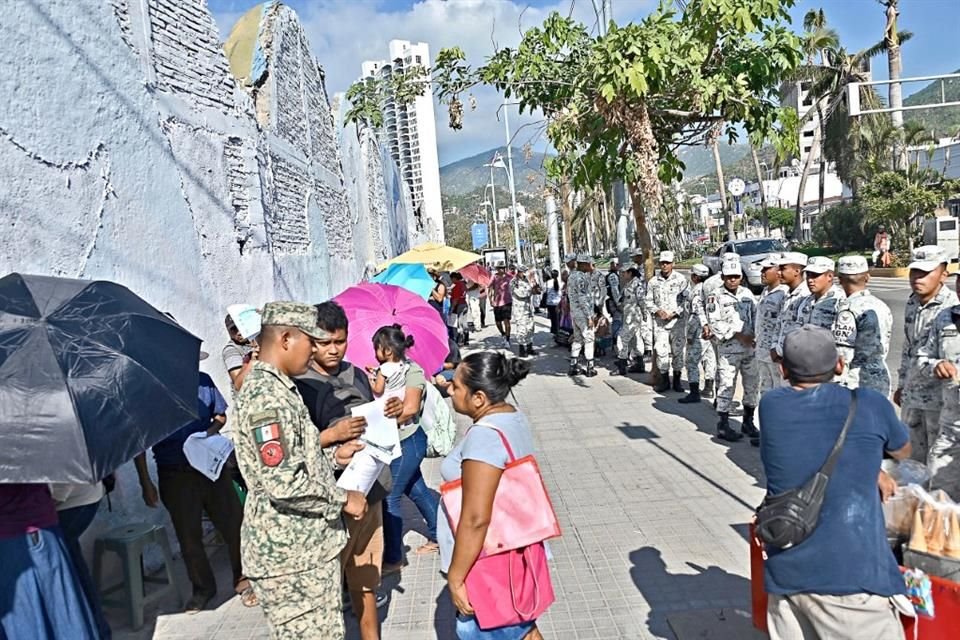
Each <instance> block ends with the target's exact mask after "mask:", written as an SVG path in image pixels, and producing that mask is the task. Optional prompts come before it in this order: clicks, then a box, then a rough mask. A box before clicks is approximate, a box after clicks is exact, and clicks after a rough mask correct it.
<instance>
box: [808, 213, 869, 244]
mask: <svg viewBox="0 0 960 640" xmlns="http://www.w3.org/2000/svg"><path fill="white" fill-rule="evenodd" d="M864 220H865V219H864V215H863V211H862V210H861V209H860V207H859V206H857V205H856V204H854V203H843V204H838V205H836V206H835V207H831V208H829V209H827V210H826V211H824V212H823V213H821V214H820V215H819V216H818V217H817V221H816V223H814V225H813V242H814V244H815V245H818V246H820V247H825V248H829V249H830V251H826V252H825V253H834V252H845V251H862V250H863V249H871V248H873V236H874V234H875V233H876V226H875V225H869V226H868V227H867V228H864V226H863V225H864ZM811 255H812V254H811Z"/></svg>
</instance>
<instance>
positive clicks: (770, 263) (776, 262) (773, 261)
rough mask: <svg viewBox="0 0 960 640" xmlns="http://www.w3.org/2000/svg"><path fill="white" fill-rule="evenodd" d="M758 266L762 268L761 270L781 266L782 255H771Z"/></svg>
mask: <svg viewBox="0 0 960 640" xmlns="http://www.w3.org/2000/svg"><path fill="white" fill-rule="evenodd" d="M757 266H759V267H760V270H761V271H762V270H764V269H769V268H770V267H778V266H780V254H779V253H771V254H769V255H768V256H767V257H766V258H764V259H763V260H761V261H760V262H759V263H757Z"/></svg>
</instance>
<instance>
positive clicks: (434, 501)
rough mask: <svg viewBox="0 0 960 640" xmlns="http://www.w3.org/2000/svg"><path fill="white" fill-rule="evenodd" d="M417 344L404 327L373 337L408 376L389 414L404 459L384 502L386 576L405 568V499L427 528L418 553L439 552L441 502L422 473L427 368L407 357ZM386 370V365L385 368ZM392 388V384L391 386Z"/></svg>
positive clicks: (395, 467)
mask: <svg viewBox="0 0 960 640" xmlns="http://www.w3.org/2000/svg"><path fill="white" fill-rule="evenodd" d="M412 345H413V341H412V338H409V337H408V336H406V335H405V334H404V332H403V329H402V328H401V326H400V325H398V324H395V325H390V326H386V327H380V328H379V329H377V332H376V333H375V334H374V336H373V347H374V349H380V350H385V349H386V350H389V351H391V352H392V353H393V356H394V357H395V356H400V359H401V360H402V363H403V367H402V369H403V371H404V374H403V375H404V377H403V381H402V382H401V383H399V384H398V388H399V386H400V385H401V384H402V388H403V407H402V409H401V410H400V411H399V413H395V412H392V411H390V410H389V409H388V410H387V412H386V416H387V417H388V418H396V419H397V426H398V427H399V429H400V457H399V458H397V459H396V460H394V461H393V462H391V463H390V474H391V475H392V476H393V488H392V489H391V490H390V494H389V495H388V496H387V499H386V500H384V501H383V546H384V549H383V575H389V574H391V573H396V572H398V571H400V569H401V568H403V565H404V560H403V508H402V503H403V496H407V497H408V498H410V500H412V501H413V503H414V504H415V505H416V506H417V510H418V511H420V515H421V516H423V519H424V521H425V523H426V525H427V542H426V544H424V545H423V546H421V547H420V548H419V549H417V553H421V554H422V553H435V552H436V551H437V543H436V540H437V509H438V506H439V499H438V498H437V494H436V493H435V492H434V491H431V490H430V489H428V488H427V483H426V482H424V480H423V474H422V473H421V472H420V464H421V463H422V462H423V459H424V458H425V457H426V456H427V434H426V433H425V432H424V430H423V429H422V428H421V427H420V414H421V410H420V407H421V405H422V403H423V398H424V394H425V393H426V388H427V379H426V377H425V375H424V373H423V369H422V368H421V367H420V365H418V364H417V363H416V362H413V361H412V360H410V359H408V358H407V357H406V350H407V348H409V347H410V346H412ZM381 369H382V365H381ZM387 386H388V387H389V386H390V385H387Z"/></svg>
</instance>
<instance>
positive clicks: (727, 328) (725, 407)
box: [707, 287, 759, 413]
mask: <svg viewBox="0 0 960 640" xmlns="http://www.w3.org/2000/svg"><path fill="white" fill-rule="evenodd" d="M756 304H757V303H756V300H755V299H754V297H753V294H752V293H750V290H749V289H747V288H746V287H739V288H738V289H737V291H736V292H735V293H734V292H732V291H729V290H728V289H727V288H726V287H720V289H718V290H717V291H715V292H714V293H712V294H711V295H710V297H709V298H707V320H709V321H710V330H711V331H712V333H713V337H712V338H711V339H712V340H713V341H714V342H715V343H716V345H717V355H718V356H719V357H718V359H717V413H730V409H731V407H732V405H733V394H734V391H735V390H736V387H737V373H738V372H739V373H740V375H741V377H742V379H743V406H744V407H756V406H757V399H758V395H759V388H758V382H759V380H758V378H757V359H756V358H755V357H754V349H753V347H748V346H747V345H745V344H743V343H741V342H740V341H739V340H737V339H736V338H734V337H733V336H734V334H736V333H742V334H744V335H748V336H749V335H752V334H753V325H754V316H755V314H756Z"/></svg>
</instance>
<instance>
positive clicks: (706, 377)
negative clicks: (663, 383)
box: [678, 264, 717, 404]
mask: <svg viewBox="0 0 960 640" xmlns="http://www.w3.org/2000/svg"><path fill="white" fill-rule="evenodd" d="M709 275H710V269H708V268H707V266H706V265H704V264H695V265H693V267H691V268H690V282H692V283H693V286H692V287H691V288H690V290H689V291H690V294H689V295H688V296H687V297H686V298H685V302H686V309H685V310H684V316H685V318H686V323H687V328H686V336H687V354H686V356H685V361H686V365H687V382H689V383H690V393H688V394H687V395H686V397H683V398H680V400H679V401H678V402H680V403H681V404H692V403H694V402H700V365H701V364H702V365H703V395H705V396H712V395H713V379H714V376H715V375H716V373H717V359H716V353H715V352H714V350H713V345H712V344H710V341H709V340H704V338H703V327H704V325H705V324H706V320H705V318H704V316H705V315H706V307H704V304H703V283H704V281H705V280H706V279H707V276H709Z"/></svg>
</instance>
